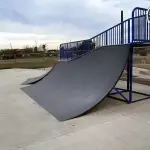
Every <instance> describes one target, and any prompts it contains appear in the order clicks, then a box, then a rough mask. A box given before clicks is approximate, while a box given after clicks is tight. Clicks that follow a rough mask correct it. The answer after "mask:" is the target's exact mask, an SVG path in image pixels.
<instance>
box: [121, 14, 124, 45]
mask: <svg viewBox="0 0 150 150" xmlns="http://www.w3.org/2000/svg"><path fill="white" fill-rule="evenodd" d="M123 35H124V26H123V11H121V44H124V38H123Z"/></svg>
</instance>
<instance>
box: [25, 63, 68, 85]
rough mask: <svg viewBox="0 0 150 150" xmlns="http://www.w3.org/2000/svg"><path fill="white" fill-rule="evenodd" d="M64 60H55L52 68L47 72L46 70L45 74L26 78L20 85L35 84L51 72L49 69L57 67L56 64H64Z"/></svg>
mask: <svg viewBox="0 0 150 150" xmlns="http://www.w3.org/2000/svg"><path fill="white" fill-rule="evenodd" d="M64 63H65V62H63V61H57V62H56V64H55V65H54V67H53V68H52V69H50V70H49V71H48V72H46V73H45V74H43V75H41V76H38V77H34V78H30V79H27V80H26V81H25V82H23V83H22V85H28V84H35V83H37V82H39V81H41V80H42V79H43V78H45V77H46V76H47V75H48V74H49V73H51V71H52V70H53V69H55V67H58V65H60V64H61V65H62V64H64Z"/></svg>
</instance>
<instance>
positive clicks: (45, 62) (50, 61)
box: [0, 57, 58, 69]
mask: <svg viewBox="0 0 150 150" xmlns="http://www.w3.org/2000/svg"><path fill="white" fill-rule="evenodd" d="M57 59H58V58H57V57H43V58H28V59H16V60H0V69H12V68H26V69H38V68H48V67H52V66H53V65H54V64H55V62H56V61H57Z"/></svg>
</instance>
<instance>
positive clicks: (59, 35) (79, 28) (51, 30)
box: [0, 0, 149, 48]
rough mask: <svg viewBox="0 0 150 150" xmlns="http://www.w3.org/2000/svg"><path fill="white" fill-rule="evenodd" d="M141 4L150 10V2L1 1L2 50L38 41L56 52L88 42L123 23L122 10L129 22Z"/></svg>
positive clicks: (78, 0) (95, 0)
mask: <svg viewBox="0 0 150 150" xmlns="http://www.w3.org/2000/svg"><path fill="white" fill-rule="evenodd" d="M8 3H9V5H8ZM137 4H138V6H141V7H146V8H147V7H148V6H149V1H146V0H145V1H141V0H137V1H135V0H82V1H80V0H71V1H70V0H55V1H52V0H32V1H31V0H26V1H24V0H13V1H10V0H5V1H0V32H1V34H0V48H5V47H9V43H10V42H11V43H12V45H13V46H14V47H23V46H24V45H26V44H27V45H34V43H35V41H37V42H38V43H39V44H43V43H49V47H52V48H54V47H57V46H58V45H59V44H60V43H62V42H68V41H70V40H72V41H73V40H80V39H86V38H89V37H92V36H94V35H96V34H97V33H100V32H102V31H103V30H105V29H107V28H109V27H111V26H113V25H115V24H117V23H119V22H120V10H124V16H125V18H128V17H131V11H132V9H133V8H134V7H136V6H137ZM16 6H18V7H16ZM4 10H5V11H4ZM2 11H3V12H2ZM4 12H7V13H4Z"/></svg>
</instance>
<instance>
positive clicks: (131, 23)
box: [60, 7, 150, 59]
mask: <svg viewBox="0 0 150 150" xmlns="http://www.w3.org/2000/svg"><path fill="white" fill-rule="evenodd" d="M146 14H147V9H145V8H140V7H136V8H135V9H133V11H132V17H131V18H129V19H126V20H124V21H122V22H121V23H119V24H117V25H115V26H113V27H111V28H109V29H107V30H105V31H104V32H102V33H100V34H98V35H96V36H94V37H92V38H91V39H87V40H82V41H75V42H69V43H63V44H61V45H60V59H66V58H67V59H73V58H74V57H77V56H80V55H83V54H85V53H87V52H89V51H91V50H93V49H95V48H99V47H102V46H110V45H121V44H129V43H134V42H150V24H149V23H148V22H147V17H146ZM85 43H86V44H85ZM87 43H88V44H87ZM93 44H94V45H93Z"/></svg>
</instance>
